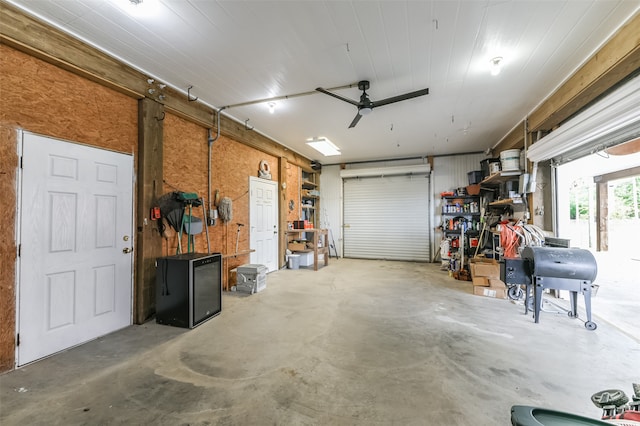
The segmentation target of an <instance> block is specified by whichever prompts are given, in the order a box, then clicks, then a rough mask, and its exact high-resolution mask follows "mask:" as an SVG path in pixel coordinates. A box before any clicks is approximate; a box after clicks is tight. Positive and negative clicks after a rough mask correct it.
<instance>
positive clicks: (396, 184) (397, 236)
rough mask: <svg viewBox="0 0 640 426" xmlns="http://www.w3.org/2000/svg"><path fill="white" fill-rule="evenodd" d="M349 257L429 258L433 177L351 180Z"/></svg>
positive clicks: (347, 193)
mask: <svg viewBox="0 0 640 426" xmlns="http://www.w3.org/2000/svg"><path fill="white" fill-rule="evenodd" d="M343 190H344V256H345V257H353V258H361V259H388V260H411V261H424V262H426V261H429V260H430V253H429V241H430V235H429V175H428V174H426V173H425V174H411V175H398V176H374V177H356V178H345V179H344V180H343Z"/></svg>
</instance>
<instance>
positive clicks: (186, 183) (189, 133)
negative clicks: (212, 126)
mask: <svg viewBox="0 0 640 426" xmlns="http://www.w3.org/2000/svg"><path fill="white" fill-rule="evenodd" d="M262 160H266V161H267V162H268V163H269V166H270V170H271V179H272V180H274V181H278V167H277V164H278V163H277V158H276V157H274V156H271V155H268V154H264V153H262V152H260V151H258V150H255V149H253V148H250V147H248V146H246V145H243V144H241V143H238V142H236V141H234V140H232V139H229V138H227V137H224V136H221V137H220V138H219V139H218V140H216V141H215V142H214V143H213V146H212V155H211V169H212V173H211V187H212V198H213V197H214V196H215V193H216V191H218V192H219V194H220V198H223V197H229V198H230V199H231V200H232V206H233V209H232V211H233V217H232V220H231V221H229V222H222V220H218V221H217V223H216V225H215V226H210V227H209V244H210V248H211V252H219V253H222V254H223V255H229V254H233V253H235V250H236V235H237V230H238V226H237V224H238V223H241V224H243V225H245V226H243V227H240V239H239V243H238V250H239V251H243V250H247V249H249V228H250V226H249V176H258V170H259V167H260V162H261V161H262ZM207 164H208V143H207V130H206V129H204V128H202V127H200V126H198V125H196V124H193V123H191V122H188V121H186V120H184V119H182V118H179V117H177V116H175V115H171V114H167V116H166V118H165V121H164V159H163V167H164V192H165V193H168V192H172V191H184V192H195V193H197V194H198V195H199V196H200V197H202V198H204V199H205V205H207V204H208V200H207V198H208V191H207V179H208V178H207ZM291 167H295V166H291ZM288 185H289V184H288ZM212 202H213V201H212ZM214 208H215V207H214ZM193 215H194V216H197V217H199V218H202V216H203V212H202V207H198V208H194V209H193ZM206 238H207V237H206V233H205V232H203V233H202V234H200V235H197V236H196V237H195V251H196V252H202V253H206V251H207V240H206ZM177 246H178V235H176V233H175V232H173V231H171V230H168V232H166V238H165V242H164V247H163V252H164V254H165V255H166V256H169V255H173V254H175V253H176V248H177ZM186 247H187V239H186V235H183V236H182V249H183V251H186ZM248 262H249V257H248V256H244V257H242V256H239V257H236V258H228V259H226V261H225V268H227V269H233V268H235V267H236V266H238V265H240V264H243V263H248Z"/></svg>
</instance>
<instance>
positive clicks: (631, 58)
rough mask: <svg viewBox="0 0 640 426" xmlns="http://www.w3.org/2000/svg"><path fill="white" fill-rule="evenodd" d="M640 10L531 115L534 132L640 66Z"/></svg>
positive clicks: (555, 122) (563, 117)
mask: <svg viewBox="0 0 640 426" xmlns="http://www.w3.org/2000/svg"><path fill="white" fill-rule="evenodd" d="M638 28H640V13H638V14H636V15H635V16H634V17H633V18H632V19H630V20H629V21H628V22H627V23H626V24H625V25H624V26H623V27H622V28H621V29H620V30H619V31H618V32H617V33H616V34H615V35H614V36H613V37H612V38H611V39H610V40H609V41H608V42H607V43H606V44H605V45H604V46H603V47H602V48H601V49H600V50H599V51H598V52H597V53H596V54H595V55H593V56H592V57H591V59H589V60H588V61H587V62H586V63H585V64H584V65H583V66H582V67H580V69H579V70H578V71H577V72H576V73H575V74H574V75H573V76H571V77H570V78H569V79H568V80H567V81H566V82H565V83H564V84H563V85H562V86H561V87H559V88H558V90H556V91H555V92H554V93H553V94H552V95H551V96H550V97H549V98H548V99H547V100H546V101H545V102H544V103H543V104H542V105H541V106H540V107H539V108H537V109H536V110H535V111H534V112H533V113H531V114H530V115H529V128H530V129H531V131H538V130H543V131H549V130H552V129H553V128H554V127H556V126H558V125H559V124H560V123H562V122H563V121H565V120H567V119H568V118H570V117H571V116H572V115H574V114H575V113H577V112H578V111H580V110H581V109H582V108H584V107H585V106H587V105H588V104H589V103H590V102H592V101H593V100H595V99H596V98H597V97H598V96H600V95H602V94H604V93H606V92H607V91H608V90H609V89H611V88H612V87H613V86H615V85H616V84H618V83H619V82H620V81H622V80H624V79H625V78H626V77H627V76H629V75H630V74H631V73H633V72H634V71H636V70H638V69H639V68H640V31H638Z"/></svg>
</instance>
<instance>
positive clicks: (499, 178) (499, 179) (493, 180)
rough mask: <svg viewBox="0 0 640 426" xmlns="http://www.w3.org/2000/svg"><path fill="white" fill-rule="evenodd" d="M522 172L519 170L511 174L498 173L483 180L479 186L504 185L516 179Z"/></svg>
mask: <svg viewBox="0 0 640 426" xmlns="http://www.w3.org/2000/svg"><path fill="white" fill-rule="evenodd" d="M521 174H522V172H521V171H520V170H515V171H512V172H498V173H494V174H492V175H491V176H488V177H487V178H485V179H484V180H483V181H482V182H480V185H481V186H482V185H496V184H499V183H504V182H507V181H510V180H514V179H515V178H516V177H518V176H520V175H521Z"/></svg>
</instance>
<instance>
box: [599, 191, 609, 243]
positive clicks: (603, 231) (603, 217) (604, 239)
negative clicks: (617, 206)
mask: <svg viewBox="0 0 640 426" xmlns="http://www.w3.org/2000/svg"><path fill="white" fill-rule="evenodd" d="M608 199H609V183H608V182H606V181H605V182H599V183H597V184H596V204H597V209H596V223H597V224H598V232H597V237H596V244H597V245H596V250H597V251H609V229H608V223H607V218H608V217H609V203H608Z"/></svg>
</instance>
